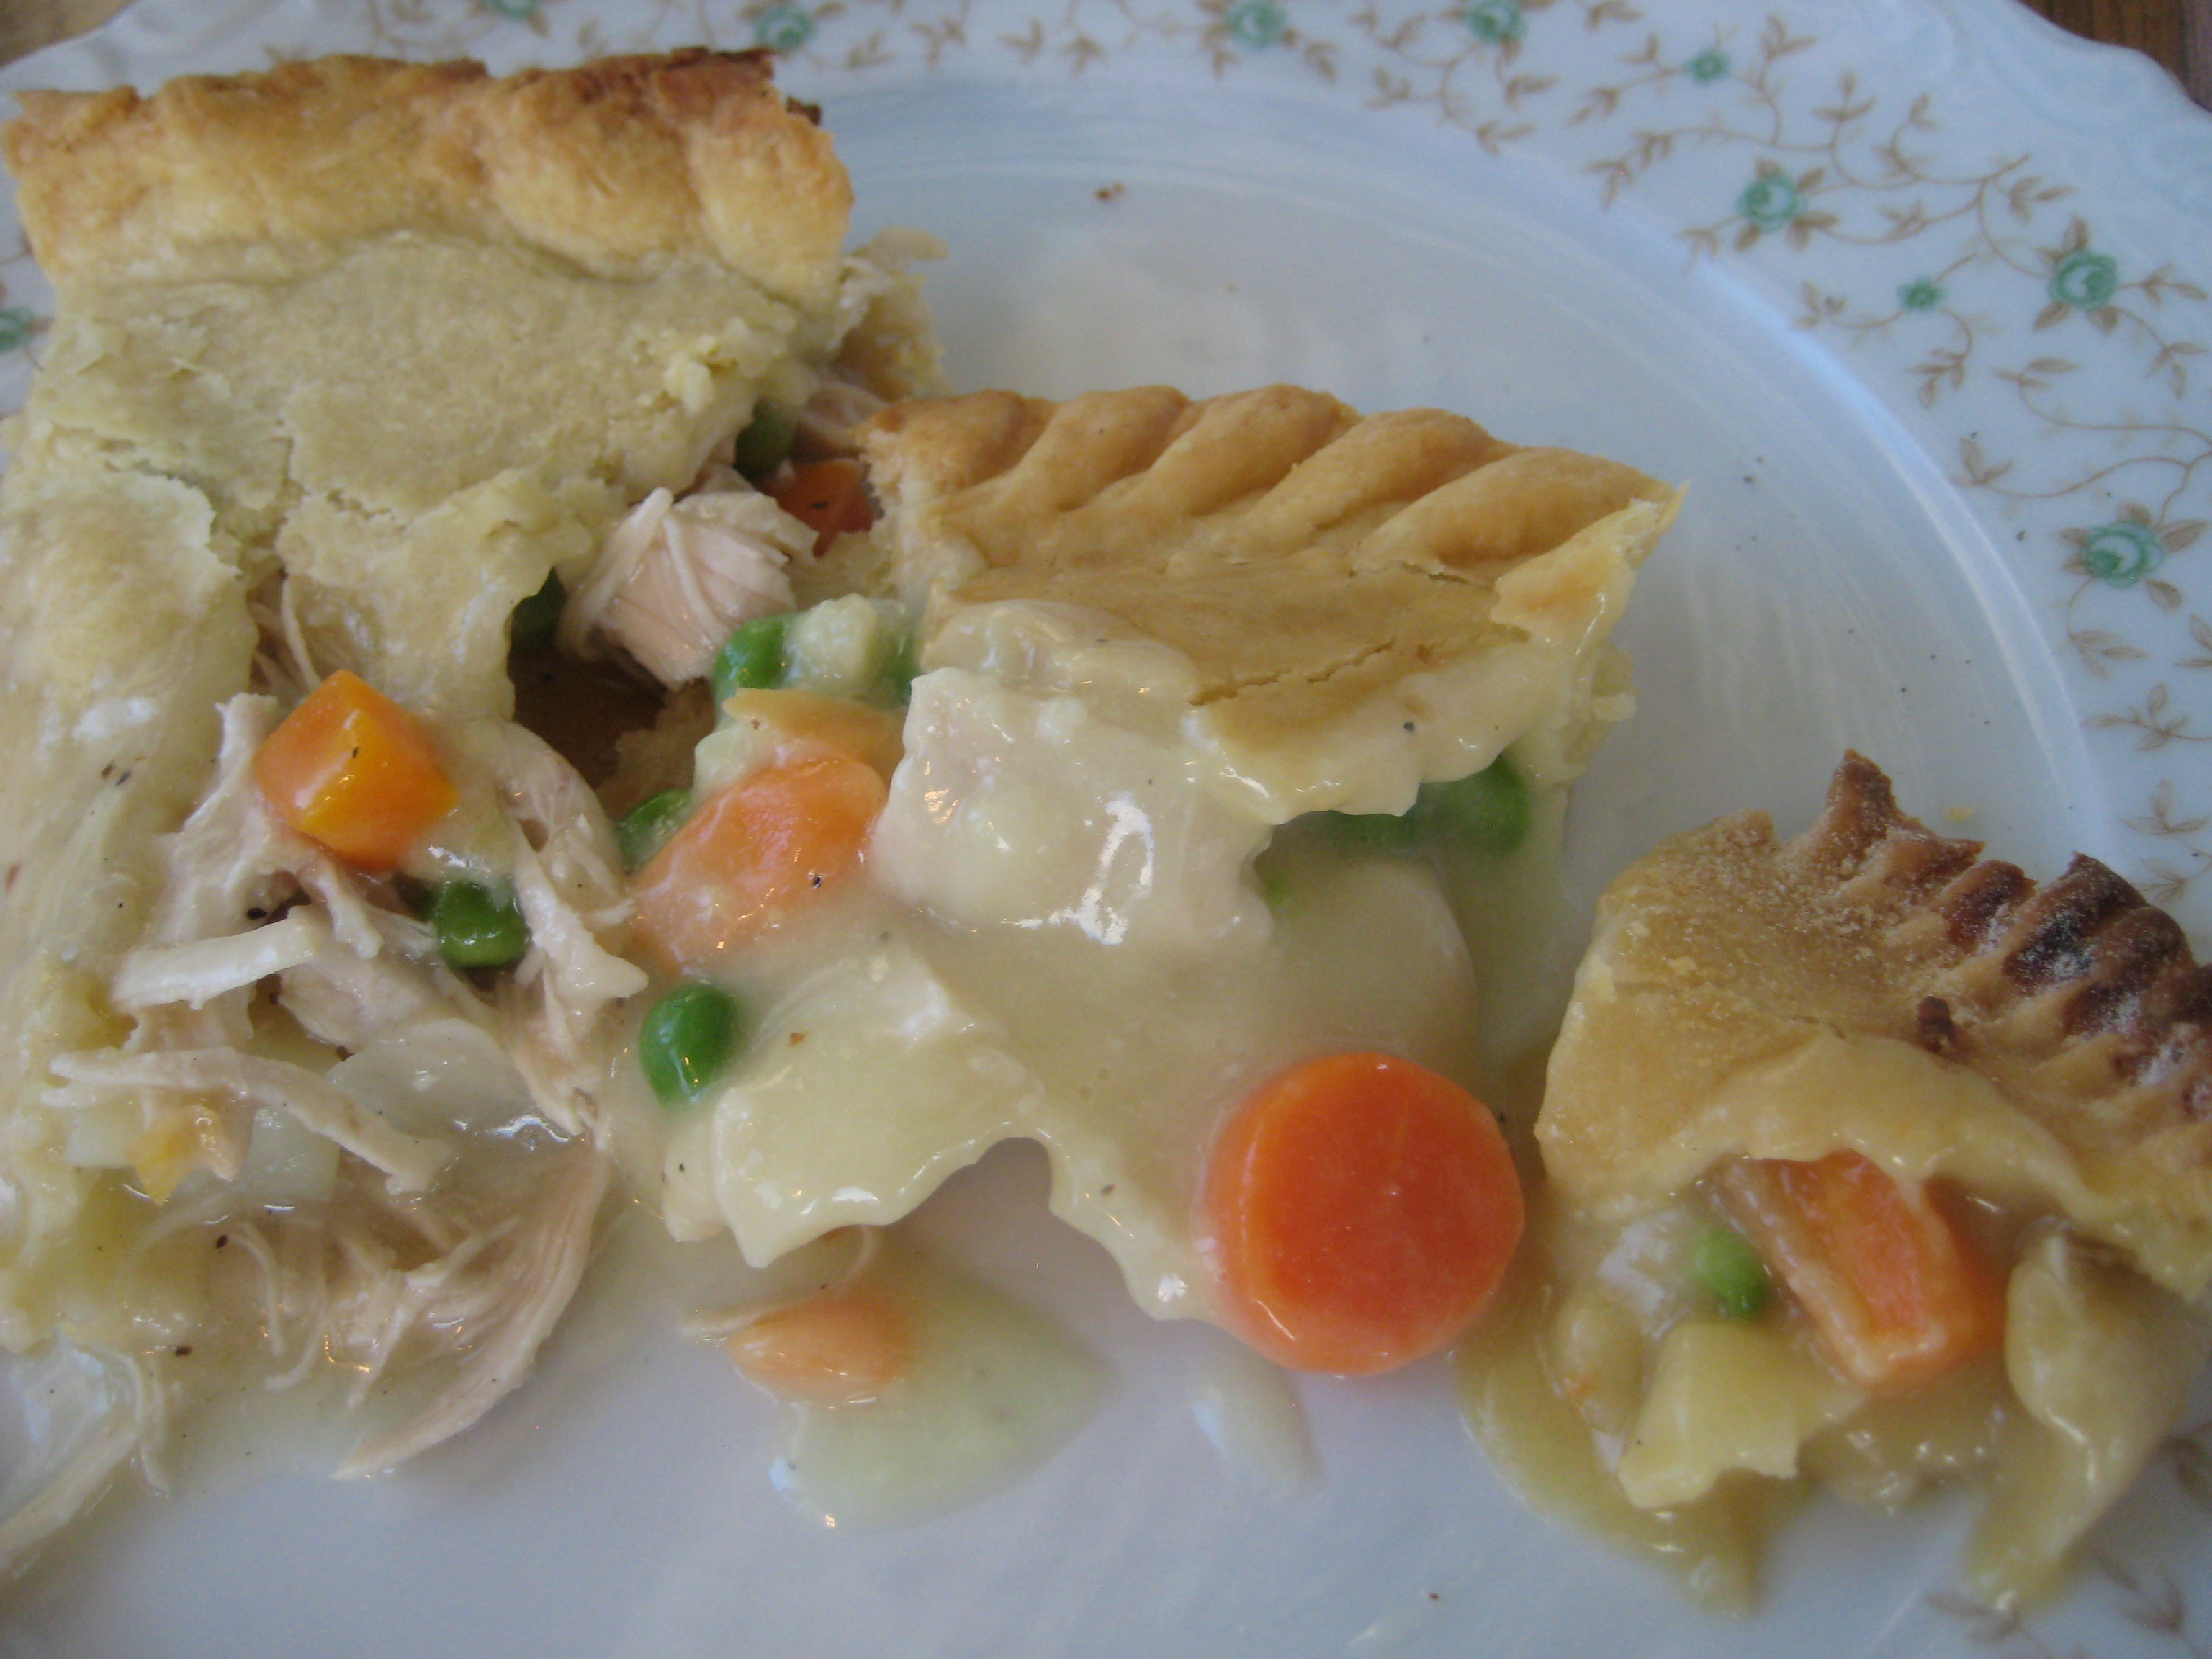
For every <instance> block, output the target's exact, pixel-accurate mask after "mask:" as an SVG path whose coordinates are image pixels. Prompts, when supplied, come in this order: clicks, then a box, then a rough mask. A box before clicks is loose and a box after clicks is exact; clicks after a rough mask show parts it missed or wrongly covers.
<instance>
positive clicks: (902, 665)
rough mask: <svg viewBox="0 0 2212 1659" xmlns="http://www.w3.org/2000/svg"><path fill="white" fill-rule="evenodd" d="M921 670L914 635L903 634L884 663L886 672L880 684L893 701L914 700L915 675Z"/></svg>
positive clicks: (879, 681) (885, 694)
mask: <svg viewBox="0 0 2212 1659" xmlns="http://www.w3.org/2000/svg"><path fill="white" fill-rule="evenodd" d="M920 672H921V662H920V660H919V659H917V658H916V656H915V647H914V635H912V634H901V635H899V636H898V643H897V644H896V645H894V646H893V647H891V654H890V658H889V659H887V660H886V661H885V662H884V671H883V674H882V676H881V678H880V679H879V680H878V684H880V685H881V686H882V688H883V690H884V696H888V697H889V698H890V700H891V701H892V702H899V703H906V702H913V701H914V677H915V675H916V674H919V673H920Z"/></svg>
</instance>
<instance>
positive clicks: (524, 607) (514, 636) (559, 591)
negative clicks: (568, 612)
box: [507, 570, 568, 651]
mask: <svg viewBox="0 0 2212 1659" xmlns="http://www.w3.org/2000/svg"><path fill="white" fill-rule="evenodd" d="M566 604H568V589H567V588H565V587H563V586H561V573H560V572H559V571H557V570H550V571H548V572H546V574H545V585H544V586H543V587H541V588H539V589H538V591H537V592H535V593H532V595H531V596H530V597H529V598H528V599H525V600H523V601H522V602H521V603H520V605H516V606H515V607H514V614H513V616H511V617H508V618H507V644H508V645H509V646H510V647H513V649H514V650H517V651H535V650H538V649H539V648H540V647H544V646H548V645H550V644H552V643H553V630H554V629H556V628H558V627H560V625H561V607H562V605H566Z"/></svg>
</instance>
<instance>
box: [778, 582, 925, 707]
mask: <svg viewBox="0 0 2212 1659" xmlns="http://www.w3.org/2000/svg"><path fill="white" fill-rule="evenodd" d="M904 622H905V617H904V613H903V612H902V611H900V609H899V607H898V606H897V605H894V604H892V603H891V602H890V601H889V600H887V599H866V598H864V597H862V596H861V595H860V594H858V593H854V594H848V595H847V596H846V597H845V598H843V599H825V600H824V601H823V603H822V604H820V605H815V606H813V607H812V608H811V609H810V610H806V611H800V612H799V614H798V615H797V616H795V617H793V618H792V619H791V630H790V632H788V633H787V634H786V635H784V643H783V649H784V684H787V685H789V686H793V687H794V688H796V689H798V690H802V691H814V692H818V693H820V694H821V695H822V696H828V697H858V696H865V695H866V693H867V691H868V690H870V689H871V688H872V687H873V686H874V685H875V684H876V683H877V681H878V679H879V678H882V676H883V673H884V669H885V668H886V667H887V666H889V665H890V659H891V653H893V652H894V651H896V649H897V648H898V641H899V635H900V632H901V630H902V627H903V625H904Z"/></svg>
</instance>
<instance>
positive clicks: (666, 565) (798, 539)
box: [559, 473, 814, 685]
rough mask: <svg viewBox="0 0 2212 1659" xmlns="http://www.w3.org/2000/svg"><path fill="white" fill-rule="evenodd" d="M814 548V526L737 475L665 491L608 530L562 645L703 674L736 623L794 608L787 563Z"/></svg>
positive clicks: (662, 674)
mask: <svg viewBox="0 0 2212 1659" xmlns="http://www.w3.org/2000/svg"><path fill="white" fill-rule="evenodd" d="M813 548H814V532H813V531H812V530H811V529H810V528H808V527H807V526H806V525H805V524H803V523H802V522H800V521H799V520H798V519H795V518H793V516H792V515H791V514H790V513H787V512H785V511H784V510H783V509H782V508H781V507H778V506H777V505H776V504H775V501H773V500H772V499H771V498H769V496H766V495H762V494H761V493H760V491H758V490H757V489H753V488H752V487H751V486H750V485H749V484H747V483H744V480H743V479H740V478H738V477H737V476H736V475H735V474H734V473H732V474H729V475H727V477H726V480H721V481H720V487H718V488H714V489H702V490H700V491H698V492H696V493H695V494H692V495H685V496H684V497H683V498H681V499H680V500H679V499H678V498H677V497H676V496H674V495H671V494H670V492H669V491H667V490H665V489H656V490H654V491H653V494H651V495H647V497H646V498H645V499H644V500H643V501H641V502H639V503H638V505H637V506H636V507H634V508H632V509H631V511H630V513H629V516H627V517H626V518H624V519H623V520H622V522H621V523H619V524H617V526H615V527H614V528H613V529H612V530H611V531H610V532H608V533H607V538H606V541H605V544H604V545H603V546H602V547H601V548H600V550H599V558H598V559H597V561H596V562H594V563H593V564H592V568H591V571H590V574H587V575H586V577H585V578H584V580H583V581H582V583H581V584H580V586H578V587H577V589H576V592H575V593H574V595H573V596H572V597H571V598H570V599H569V600H568V604H567V605H565V606H564V607H563V608H562V612H561V626H560V631H559V640H560V643H561V644H562V647H565V648H566V649H568V650H569V651H571V652H573V653H576V654H577V655H580V656H592V655H599V654H602V653H604V651H605V647H609V646H616V647H620V648H621V649H622V650H623V651H624V652H626V653H628V654H629V657H630V658H631V659H633V660H634V661H635V662H636V664H637V665H638V666H639V667H641V668H642V669H644V670H645V671H646V672H647V673H648V674H651V675H652V676H653V678H655V679H657V680H659V682H660V683H661V684H663V685H682V684H684V683H685V682H686V681H689V680H696V679H700V678H703V677H704V676H705V675H706V673H707V671H708V669H709V668H710V667H712V666H713V665H714V653H715V652H717V651H719V650H720V648H721V646H722V641H725V640H726V639H727V638H729V636H730V632H731V630H732V629H735V628H736V627H738V625H739V624H740V623H747V622H750V621H752V620H753V619H754V618H755V617H767V616H773V615H775V614H776V613H777V612H779V611H788V610H790V609H791V608H792V592H791V579H790V577H789V576H788V575H787V574H785V566H786V565H787V563H788V562H790V561H791V560H792V559H793V558H800V557H805V556H810V555H811V553H812V551H813Z"/></svg>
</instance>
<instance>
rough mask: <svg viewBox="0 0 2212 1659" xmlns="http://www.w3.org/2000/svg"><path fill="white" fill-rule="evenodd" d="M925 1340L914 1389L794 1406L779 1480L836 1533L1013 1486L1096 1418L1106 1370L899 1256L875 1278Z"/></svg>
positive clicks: (779, 1454) (1000, 1301)
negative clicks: (852, 1401)
mask: <svg viewBox="0 0 2212 1659" xmlns="http://www.w3.org/2000/svg"><path fill="white" fill-rule="evenodd" d="M868 1272H869V1274H870V1276H871V1278H872V1280H873V1281H874V1282H875V1283H877V1284H878V1285H881V1286H882V1287H883V1288H884V1289H885V1290H887V1291H889V1292H890V1294H891V1295H892V1296H893V1297H896V1299H897V1301H898V1303H899V1304H900V1305H901V1306H902V1307H903V1308H904V1309H905V1310H906V1311H907V1313H908V1316H909V1318H910V1319H911V1321H912V1324H913V1329H914V1339H915V1346H914V1357H913V1362H912V1364H911V1366H910V1368H909V1369H908V1372H907V1375H906V1376H905V1377H904V1379H903V1381H902V1383H899V1384H898V1385H896V1386H895V1387H894V1388H893V1389H890V1391H889V1392H888V1393H887V1394H886V1395H884V1397H883V1398H882V1399H880V1400H875V1401H868V1402H866V1403H865V1404H860V1405H850V1406H817V1405H805V1404H793V1403H786V1404H784V1405H783V1406H782V1407H781V1408H780V1412H781V1419H782V1420H781V1424H780V1425H779V1428H778V1431H777V1435H776V1450H775V1462H774V1463H773V1464H772V1466H771V1467H770V1470H769V1478H770V1480H773V1481H774V1482H775V1487H776V1490H777V1491H778V1492H781V1493H782V1494H783V1496H784V1498H786V1499H787V1501H789V1503H790V1504H792V1506H793V1508H794V1509H796V1510H799V1513H801V1514H802V1515H805V1516H809V1517H811V1518H812V1519H814V1520H817V1521H818V1522H821V1523H822V1524H823V1526H826V1527H835V1528H839V1529H841V1530H843V1529H851V1530H855V1531H866V1530H869V1529H871V1528H880V1527H888V1526H896V1525H901V1524H903V1523H907V1522H915V1521H920V1520H923V1519H926V1518H927V1517H928V1516H933V1515H937V1514H940V1513H943V1512H944V1511H945V1510H951V1509H955V1508H957V1507H959V1506H960V1505H961V1504H968V1503H972V1502H974V1501H975V1499H976V1498H981V1497H984V1496H986V1495H987V1494H988V1493H990V1492H996V1491H999V1490H1000V1489H1002V1488H1003V1487H1005V1486H1008V1485H1010V1484H1012V1482H1013V1481H1014V1480H1018V1479H1019V1478H1020V1476H1021V1475H1022V1474H1024V1473H1026V1472H1027V1471H1028V1470H1030V1469H1031V1468H1035V1467H1036V1466H1037V1465H1038V1464H1039V1463H1042V1462H1043V1461H1044V1460H1045V1459H1046V1458H1048V1457H1049V1456H1050V1455H1052V1454H1053V1453H1054V1452H1055V1451H1057V1450H1058V1449H1060V1447H1061V1446H1062V1445H1063V1444H1065V1443H1066V1442H1067V1441H1068V1440H1069V1439H1070V1438H1072V1437H1073V1436H1074V1435H1075V1434H1076V1432H1077V1431H1079V1430H1080V1429H1081V1428H1082V1426H1083V1425H1084V1424H1085V1423H1086V1422H1087V1421H1089V1420H1090V1418H1091V1413H1092V1412H1093V1411H1094V1410H1095V1409H1096V1407H1097V1402H1098V1398H1099V1395H1100V1393H1101V1390H1102V1389H1103V1386H1104V1381H1105V1369H1104V1367H1103V1366H1102V1365H1101V1364H1099V1363H1098V1361H1097V1359H1095V1358H1092V1357H1091V1354H1090V1353H1089V1352H1087V1351H1085V1349H1084V1348H1082V1347H1081V1346H1078V1345H1077V1344H1076V1343H1075V1342H1074V1341H1073V1340H1070V1339H1069V1338H1068V1337H1067V1336H1066V1335H1065V1334H1062V1333H1061V1332H1060V1330H1058V1329H1057V1328H1054V1326H1053V1325H1052V1324H1051V1323H1050V1322H1048V1321H1047V1320H1046V1319H1045V1318H1044V1317H1043V1316H1042V1315H1041V1314H1038V1313H1036V1312H1035V1311H1033V1310H1030V1309H1028V1308H1024V1306H1022V1305H1021V1304H1019V1303H1017V1302H1015V1301H1013V1300H1012V1299H1011V1298H1010V1297H1005V1296H1001V1295H1000V1294H999V1293H998V1292H997V1291H993V1290H989V1289H987V1288H986V1287H985V1286H983V1285H978V1284H976V1283H975V1282H974V1281H973V1280H970V1279H967V1278H965V1277H963V1275H961V1274H959V1273H955V1272H953V1271H951V1269H949V1268H947V1267H944V1266H942V1265H941V1264H939V1263H938V1262H935V1261H932V1260H930V1259H929V1258H928V1257H927V1256H925V1255H921V1254H920V1253H919V1252H918V1251H915V1250H913V1249H910V1248H908V1247H903V1246H894V1247H892V1248H891V1249H889V1250H887V1251H886V1252H885V1254H884V1258H883V1259H881V1260H879V1261H878V1262H876V1263H875V1264H873V1265H872V1266H871V1267H870V1268H869V1269H868Z"/></svg>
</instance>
